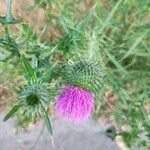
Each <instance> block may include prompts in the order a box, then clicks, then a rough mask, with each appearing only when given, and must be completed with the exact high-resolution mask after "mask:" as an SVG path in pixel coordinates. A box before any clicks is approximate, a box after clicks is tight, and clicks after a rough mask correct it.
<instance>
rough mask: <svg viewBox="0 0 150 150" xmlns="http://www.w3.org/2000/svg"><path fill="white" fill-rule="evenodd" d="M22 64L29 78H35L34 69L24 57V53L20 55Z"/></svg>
mask: <svg viewBox="0 0 150 150" xmlns="http://www.w3.org/2000/svg"><path fill="white" fill-rule="evenodd" d="M21 58H22V62H23V65H24V67H25V71H26V73H27V75H28V77H29V79H30V80H36V79H37V76H36V70H35V69H34V68H33V67H32V66H31V64H30V63H29V62H28V61H27V59H26V58H25V57H24V55H22V56H21Z"/></svg>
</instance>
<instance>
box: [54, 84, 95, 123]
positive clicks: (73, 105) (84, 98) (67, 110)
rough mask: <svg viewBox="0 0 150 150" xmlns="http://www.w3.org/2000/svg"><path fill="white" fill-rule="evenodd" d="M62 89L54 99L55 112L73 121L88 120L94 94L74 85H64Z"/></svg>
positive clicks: (91, 110) (92, 108)
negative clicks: (55, 99)
mask: <svg viewBox="0 0 150 150" xmlns="http://www.w3.org/2000/svg"><path fill="white" fill-rule="evenodd" d="M62 90H63V93H62V94H61V95H59V96H58V98H57V101H56V112H57V114H58V115H59V116H60V117H63V118H67V119H69V120H71V121H72V122H74V123H80V122H84V121H86V120H88V119H89V118H90V117H91V114H92V112H93V110H94V95H93V94H92V93H91V92H89V91H87V90H84V89H82V88H80V87H75V86H64V87H63V88H62Z"/></svg>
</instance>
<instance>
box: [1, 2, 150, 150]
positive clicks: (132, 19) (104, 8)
mask: <svg viewBox="0 0 150 150" xmlns="http://www.w3.org/2000/svg"><path fill="white" fill-rule="evenodd" d="M0 5H1V6H0V7H1V8H2V9H1V10H0V15H1V16H4V15H5V1H4V0H3V1H1V2H0ZM12 15H13V16H14V17H15V18H19V19H22V22H21V23H19V24H14V25H1V26H0V68H1V69H0V75H1V80H0V84H1V87H8V88H9V89H11V90H12V89H13V87H14V84H15V86H17V84H20V82H21V81H22V78H23V77H22V75H23V66H22V64H21V63H20V61H19V54H20V53H22V54H25V56H26V58H28V60H29V61H30V62H31V64H32V66H33V67H34V68H35V69H36V70H37V72H38V74H39V76H42V77H43V78H44V79H45V80H46V81H47V82H51V81H52V82H55V79H56V77H57V76H58V74H57V70H59V67H58V66H59V65H61V64H62V63H63V62H65V61H74V60H76V59H78V58H80V57H85V58H87V59H88V58H96V59H97V60H98V61H99V62H100V64H101V65H102V66H105V68H106V71H107V76H108V77H107V78H108V82H109V86H108V89H109V90H110V89H111V90H112V92H111V94H109V95H108V94H107V92H106V91H105V92H106V93H104V94H103V96H101V97H100V98H99V99H100V100H101V99H102V100H103V101H100V102H98V103H97V109H96V113H95V116H96V118H97V117H100V116H102V115H104V114H105V115H107V117H108V116H114V118H115V123H116V124H117V125H118V126H119V125H128V126H129V127H130V130H129V131H123V132H121V133H119V134H121V135H122V136H123V138H124V140H125V142H126V144H127V146H128V147H130V148H131V149H142V150H143V149H144V150H146V149H147V150H148V149H150V144H149V143H150V1H149V0H65V1H64V0H32V1H31V0H27V1H22V0H17V1H16V0H12ZM17 79H18V80H17ZM52 79H53V80H52ZM14 81H15V83H14ZM57 83H58V84H59V80H58V81H57ZM112 93H113V94H112ZM114 94H115V95H117V96H118V98H115V100H114V101H115V102H114V101H113V102H112V101H109V99H110V97H111V95H114ZM117 96H116V97H117ZM3 101H4V100H3ZM12 101H13V100H12ZM10 103H11V102H10ZM107 103H108V104H107ZM113 103H114V104H113ZM105 105H106V106H107V105H108V106H109V105H114V109H113V110H112V111H110V109H111V108H109V107H108V111H106V110H105Z"/></svg>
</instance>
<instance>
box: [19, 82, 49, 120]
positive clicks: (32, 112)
mask: <svg viewBox="0 0 150 150" xmlns="http://www.w3.org/2000/svg"><path fill="white" fill-rule="evenodd" d="M19 102H20V105H21V110H22V111H23V113H24V114H25V115H26V116H27V117H32V118H35V117H37V116H39V115H40V116H41V115H42V114H43V113H44V112H43V111H44V110H47V108H48V106H49V102H50V100H49V93H48V90H47V88H46V86H45V85H44V84H43V83H38V82H35V83H30V84H28V85H26V86H23V88H22V90H21V93H20V101H19Z"/></svg>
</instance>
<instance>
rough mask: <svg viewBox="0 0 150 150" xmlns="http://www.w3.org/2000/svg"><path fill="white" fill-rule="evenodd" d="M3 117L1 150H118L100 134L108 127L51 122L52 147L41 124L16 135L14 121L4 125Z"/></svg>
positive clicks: (0, 129) (0, 138)
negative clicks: (52, 133)
mask: <svg viewBox="0 0 150 150" xmlns="http://www.w3.org/2000/svg"><path fill="white" fill-rule="evenodd" d="M3 117H4V115H3V114H0V150H118V148H117V145H116V143H115V142H114V141H112V140H111V139H110V138H108V137H106V136H105V135H104V134H102V132H104V131H105V130H106V129H107V128H108V126H107V125H100V124H96V123H95V122H93V121H89V122H87V123H86V124H85V125H82V126H81V125H73V124H72V123H70V122H67V121H62V120H58V119H57V120H54V121H53V122H52V123H53V132H54V136H53V142H54V144H52V141H51V139H50V136H49V134H48V133H47V129H46V128H45V127H44V126H43V123H42V122H39V123H38V124H37V125H36V126H33V127H32V128H30V129H29V130H27V131H20V132H18V133H15V129H16V126H17V121H16V120H15V119H10V120H9V121H7V122H5V123H3V121H2V119H3ZM37 139H38V140H37ZM52 145H54V147H53V146H52Z"/></svg>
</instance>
